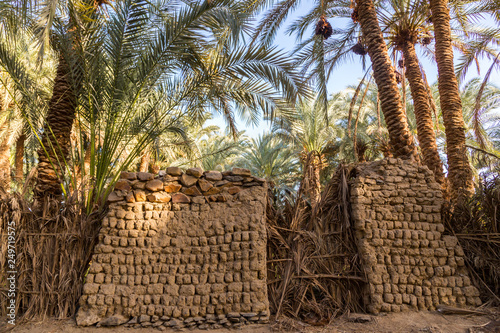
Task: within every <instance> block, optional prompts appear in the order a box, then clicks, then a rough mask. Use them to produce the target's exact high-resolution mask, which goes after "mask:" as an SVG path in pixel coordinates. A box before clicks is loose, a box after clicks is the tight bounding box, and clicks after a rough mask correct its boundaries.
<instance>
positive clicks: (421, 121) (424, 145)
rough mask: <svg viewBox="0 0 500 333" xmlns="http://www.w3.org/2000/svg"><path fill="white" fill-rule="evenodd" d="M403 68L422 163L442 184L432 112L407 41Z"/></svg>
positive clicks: (411, 48)
mask: <svg viewBox="0 0 500 333" xmlns="http://www.w3.org/2000/svg"><path fill="white" fill-rule="evenodd" d="M403 53H404V57H405V62H404V63H405V67H406V72H407V73H406V74H407V78H408V81H409V83H410V92H411V97H412V99H413V107H414V112H415V119H416V121H417V132H418V134H417V135H418V142H419V143H420V149H421V151H422V155H423V156H424V163H425V165H427V166H428V167H429V169H431V170H432V171H433V172H434V178H435V179H436V181H437V182H438V183H440V184H444V181H445V179H444V173H443V164H442V162H441V159H440V158H439V153H438V149H437V143H436V135H435V133H434V126H433V123H432V112H431V108H430V105H429V96H428V94H427V89H426V86H425V83H424V80H423V78H422V72H421V71H420V66H419V62H418V58H417V53H416V52H415V45H414V44H413V43H412V42H410V41H407V42H405V43H404V45H403Z"/></svg>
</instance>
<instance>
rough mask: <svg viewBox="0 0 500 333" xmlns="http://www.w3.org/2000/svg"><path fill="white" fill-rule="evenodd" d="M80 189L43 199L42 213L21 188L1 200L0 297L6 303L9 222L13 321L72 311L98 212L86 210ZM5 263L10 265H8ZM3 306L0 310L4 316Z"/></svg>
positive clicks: (94, 235) (64, 315)
mask: <svg viewBox="0 0 500 333" xmlns="http://www.w3.org/2000/svg"><path fill="white" fill-rule="evenodd" d="M77 197H78V195H77V194H75V195H74V196H73V197H70V198H67V200H66V202H59V201H56V200H46V201H45V202H44V204H43V206H42V207H41V213H40V214H39V215H38V214H35V213H33V209H32V207H31V205H30V204H29V203H28V202H27V201H26V199H24V198H23V197H22V196H21V195H19V194H17V193H16V194H12V195H9V196H4V197H3V198H2V199H1V200H0V240H1V242H0V303H2V304H6V299H7V291H6V289H5V287H3V286H6V278H7V272H8V271H11V270H12V269H10V268H9V267H8V266H7V265H8V262H7V261H6V258H7V257H6V254H7V253H8V248H7V232H8V223H9V222H11V221H13V222H15V228H16V240H15V245H16V267H15V270H16V271H17V276H16V284H17V286H16V287H17V295H16V301H17V305H18V309H17V321H22V320H25V319H33V318H37V319H43V318H47V317H55V318H68V317H71V316H73V315H74V314H75V312H76V309H77V304H78V299H79V297H80V295H81V292H82V287H83V282H84V279H85V276H86V270H87V267H88V263H89V261H90V258H91V255H92V251H93V248H94V245H95V243H96V241H97V235H98V231H99V225H100V223H99V221H100V219H101V218H102V216H101V213H98V212H95V213H92V214H90V215H87V214H85V209H84V205H83V204H81V203H79V202H78V201H77V199H78V198H77ZM8 268H9V269H8ZM5 311H7V309H6V307H1V308H0V316H6V312H5Z"/></svg>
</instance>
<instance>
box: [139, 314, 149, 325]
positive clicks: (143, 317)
mask: <svg viewBox="0 0 500 333" xmlns="http://www.w3.org/2000/svg"><path fill="white" fill-rule="evenodd" d="M137 321H138V322H139V323H141V324H142V323H145V322H151V316H148V315H140V316H139V318H138V319H137Z"/></svg>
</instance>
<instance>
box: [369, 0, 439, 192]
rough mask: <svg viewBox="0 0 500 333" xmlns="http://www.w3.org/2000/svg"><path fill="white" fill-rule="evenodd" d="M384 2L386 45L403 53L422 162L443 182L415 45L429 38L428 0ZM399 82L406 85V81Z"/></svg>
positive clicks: (430, 112)
mask: <svg viewBox="0 0 500 333" xmlns="http://www.w3.org/2000/svg"><path fill="white" fill-rule="evenodd" d="M384 3H385V4H387V6H381V8H380V9H379V13H380V18H381V25H382V26H384V27H385V29H384V30H385V34H386V35H388V36H389V39H390V44H389V46H390V47H393V48H394V49H395V50H396V51H401V52H402V53H403V59H402V60H400V61H401V62H402V63H403V66H402V67H404V69H405V76H406V78H407V79H408V82H409V84H410V91H411V97H412V100H413V106H414V108H413V111H414V114H415V118H416V123H417V137H418V143H419V146H420V148H421V149H420V150H421V153H422V155H423V162H424V164H425V165H427V166H428V167H429V169H431V170H432V171H433V172H434V177H435V179H436V181H437V182H438V183H440V184H442V185H443V186H444V185H445V176H444V173H443V164H442V162H441V158H440V156H439V152H438V149H437V143H436V134H435V132H434V124H433V120H432V110H431V105H430V103H429V94H428V91H427V85H426V83H425V81H424V77H423V75H422V70H421V66H420V61H419V59H418V56H417V52H416V48H415V46H416V45H417V44H422V45H424V46H425V45H428V44H429V43H430V41H431V38H430V34H429V32H428V29H427V26H428V25H427V22H426V21H427V19H428V12H429V8H428V5H427V2H424V1H419V0H417V1H408V0H391V1H387V2H384ZM402 84H403V85H405V84H406V82H402Z"/></svg>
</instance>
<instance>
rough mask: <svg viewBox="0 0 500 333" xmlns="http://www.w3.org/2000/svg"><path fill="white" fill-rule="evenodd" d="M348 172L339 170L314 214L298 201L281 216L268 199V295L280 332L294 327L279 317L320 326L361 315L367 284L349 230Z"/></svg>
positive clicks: (289, 206)
mask: <svg viewBox="0 0 500 333" xmlns="http://www.w3.org/2000/svg"><path fill="white" fill-rule="evenodd" d="M352 172H353V168H352V167H345V166H341V167H339V169H338V170H337V173H336V174H335V176H334V177H333V178H332V180H331V181H330V183H329V184H328V185H327V186H326V188H325V190H324V191H323V193H322V196H321V200H320V202H319V203H318V204H317V205H316V206H315V208H314V209H312V210H311V208H310V206H308V205H307V204H306V203H304V202H303V201H302V200H303V199H301V198H300V197H298V198H297V199H296V202H295V203H294V204H290V203H288V204H287V205H285V207H284V208H283V209H282V210H281V211H280V210H278V209H276V208H275V207H276V205H274V202H273V198H272V197H271V196H270V197H269V200H270V203H269V205H268V211H267V217H268V293H269V303H270V308H271V312H272V313H274V314H275V315H276V319H277V320H280V321H279V322H280V323H281V324H280V325H279V326H280V327H281V326H282V325H285V326H289V325H292V324H293V325H295V324H297V322H295V324H294V323H290V321H287V320H285V322H283V321H282V318H283V317H288V318H292V319H296V320H299V321H302V322H306V323H307V324H309V325H324V324H327V323H329V322H330V320H331V318H333V317H335V316H338V315H340V314H342V313H345V312H347V311H362V310H363V307H364V306H363V303H362V297H361V295H362V290H363V287H364V285H365V279H364V276H363V273H362V272H361V269H360V265H359V257H358V255H357V249H356V245H355V242H354V238H353V235H352V228H350V225H351V219H350V213H349V212H350V204H349V187H348V180H349V177H350V176H351V174H352ZM293 325H292V326H293Z"/></svg>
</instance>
